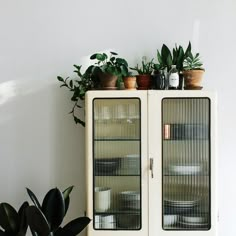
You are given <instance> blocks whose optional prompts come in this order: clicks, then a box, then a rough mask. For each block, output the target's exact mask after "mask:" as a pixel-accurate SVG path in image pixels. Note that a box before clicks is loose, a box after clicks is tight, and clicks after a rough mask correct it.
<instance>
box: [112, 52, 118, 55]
mask: <svg viewBox="0 0 236 236" xmlns="http://www.w3.org/2000/svg"><path fill="white" fill-rule="evenodd" d="M110 53H111V55H118V53H116V52H110Z"/></svg>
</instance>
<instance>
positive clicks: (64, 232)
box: [55, 217, 91, 236]
mask: <svg viewBox="0 0 236 236" xmlns="http://www.w3.org/2000/svg"><path fill="white" fill-rule="evenodd" d="M90 221H91V220H90V219H89V218H88V217H79V218H76V219H74V220H72V221H71V222H69V223H68V224H66V225H65V226H64V227H63V228H62V229H61V230H60V231H59V232H58V234H57V233H56V235H55V236H68V235H69V236H76V235H77V234H79V233H80V232H81V231H82V230H83V229H84V228H85V227H86V226H87V225H88V224H89V222H90Z"/></svg>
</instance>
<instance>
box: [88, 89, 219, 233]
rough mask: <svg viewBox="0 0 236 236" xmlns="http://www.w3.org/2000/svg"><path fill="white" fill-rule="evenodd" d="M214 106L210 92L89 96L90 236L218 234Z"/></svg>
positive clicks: (122, 92)
mask: <svg viewBox="0 0 236 236" xmlns="http://www.w3.org/2000/svg"><path fill="white" fill-rule="evenodd" d="M215 108H216V98H215V96H214V94H213V93H210V92H204V91H154V90H149V91H89V92H87V94H86V163H87V164H86V171H87V216H88V217H90V218H91V219H92V223H91V224H90V225H89V226H88V235H89V236H93V235H94V236H106V235H107V236H108V235H109V236H110V235H114V236H115V235H120V234H121V233H122V234H126V235H131V236H132V235H135V236H138V235H145V236H147V235H150V236H156V235H166V236H168V235H173V236H175V235H176V236H177V235H179V236H180V235H181V236H183V235H186V236H187V235H188V236H191V235H200V234H201V235H209V236H211V235H212V236H213V235H214V236H215V235H217V234H216V232H217V230H216V228H217V224H216V223H217V207H216V194H215V192H216V189H215V188H216V173H215V170H216V168H215V165H216V153H215V149H216V147H215V137H216V132H215V131H216V129H215V124H216V122H215V117H216V114H215Z"/></svg>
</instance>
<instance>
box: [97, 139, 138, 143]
mask: <svg viewBox="0 0 236 236" xmlns="http://www.w3.org/2000/svg"><path fill="white" fill-rule="evenodd" d="M94 141H95V142H107V141H108V142H114V141H141V139H140V138H95V139H94Z"/></svg>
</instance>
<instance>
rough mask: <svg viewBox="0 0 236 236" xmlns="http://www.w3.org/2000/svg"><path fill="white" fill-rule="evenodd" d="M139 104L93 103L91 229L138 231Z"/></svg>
mask: <svg viewBox="0 0 236 236" xmlns="http://www.w3.org/2000/svg"><path fill="white" fill-rule="evenodd" d="M140 112H141V111H140V100H139V99H136V98H126V99H123V98H96V99H94V100H93V219H94V220H93V227H94V229H95V230H112V229H113V230H139V229H141V200H142V196H141V193H142V191H141V161H140V158H141V137H140V122H141V121H140Z"/></svg>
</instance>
